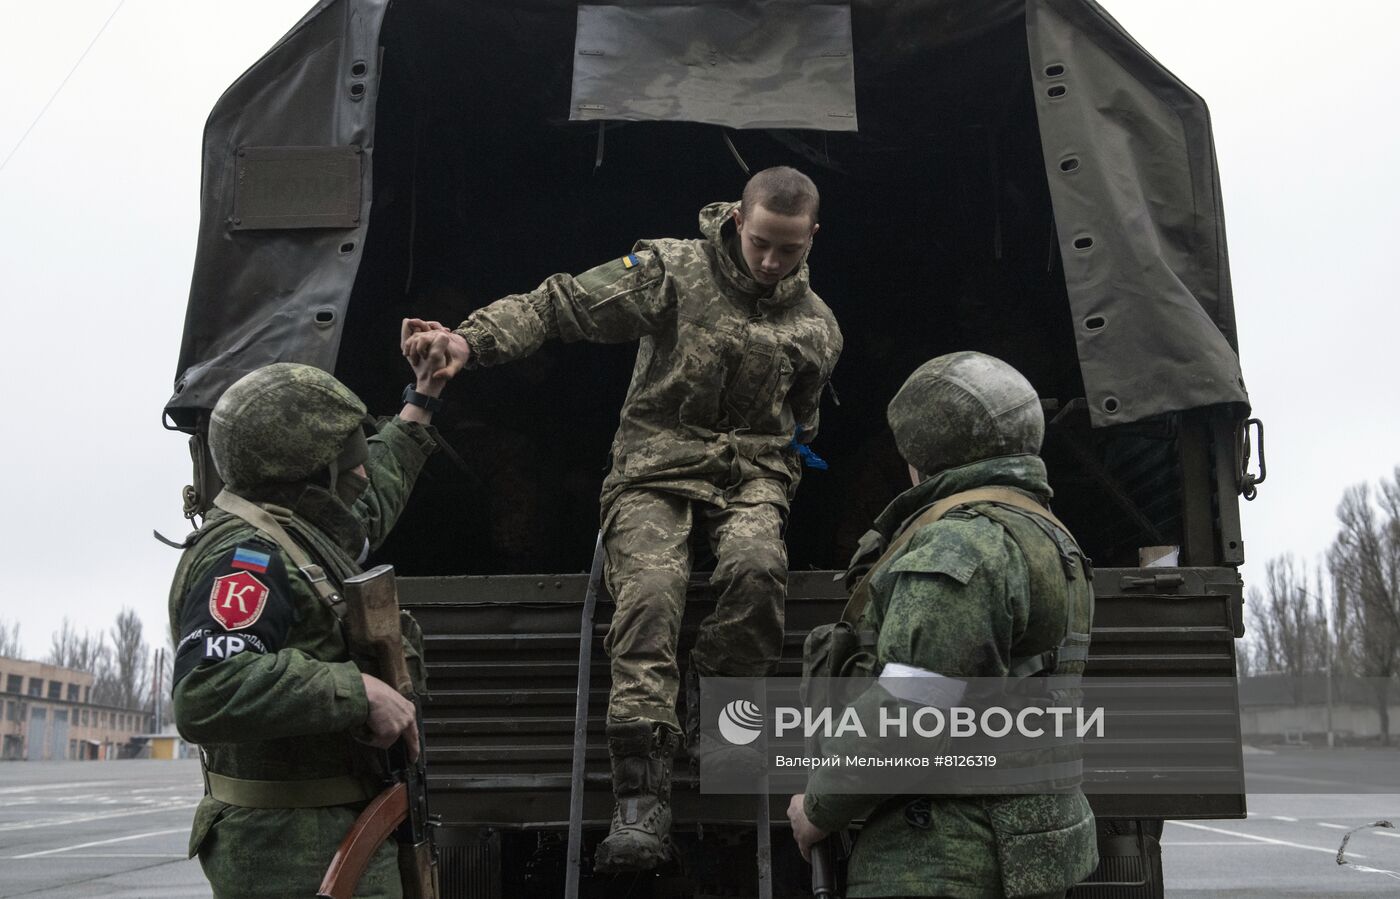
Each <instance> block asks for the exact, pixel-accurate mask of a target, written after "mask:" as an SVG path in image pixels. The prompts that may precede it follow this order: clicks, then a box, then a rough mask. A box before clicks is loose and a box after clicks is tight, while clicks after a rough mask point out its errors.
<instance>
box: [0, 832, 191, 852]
mask: <svg viewBox="0 0 1400 899" xmlns="http://www.w3.org/2000/svg"><path fill="white" fill-rule="evenodd" d="M188 832H189V828H188V827H176V828H172V829H170V830H152V831H149V832H147V833H133V834H130V835H128V836H124V837H113V838H112V839H110V840H96V841H94V842H91V843H78V844H76V845H73V846H61V847H59V848H58V849H44V850H42V851H40V852H26V853H25V854H24V855H12V856H10V858H39V857H40V856H44V855H57V854H58V853H60V852H71V851H72V850H74V849H90V848H92V847H93V846H109V845H111V844H112V843H125V842H127V841H128V840H144V839H145V838H146V837H163V836H168V835H169V834H172V833H188Z"/></svg>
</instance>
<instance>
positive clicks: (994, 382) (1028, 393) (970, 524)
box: [803, 353, 1098, 899]
mask: <svg viewBox="0 0 1400 899" xmlns="http://www.w3.org/2000/svg"><path fill="white" fill-rule="evenodd" d="M889 418H890V424H891V427H892V429H893V430H894V432H895V439H896V443H897V444H898V445H899V448H900V452H901V455H903V456H904V458H905V459H906V460H907V461H909V462H911V463H912V464H913V465H914V466H915V467H916V468H918V469H919V470H921V471H923V472H930V471H936V472H938V473H937V474H935V475H934V476H932V477H930V478H927V479H925V480H924V481H923V482H922V483H920V484H919V485H918V486H916V487H914V488H913V489H911V490H908V491H906V492H905V493H903V494H901V495H900V496H899V497H897V498H896V499H895V501H894V502H893V503H891V504H890V506H889V507H888V508H887V509H886V510H885V511H884V512H883V513H881V515H880V516H879V517H878V518H877V519H876V522H875V529H874V531H873V532H872V533H871V534H870V535H868V539H867V540H863V541H862V544H863V545H864V546H865V547H866V552H865V553H864V554H862V555H858V557H857V562H858V563H859V562H864V563H865V564H867V565H868V564H869V563H870V562H871V561H873V559H872V556H878V554H879V553H880V552H881V551H882V550H883V547H884V546H888V545H890V543H891V542H892V541H893V540H894V538H895V537H896V536H898V535H899V534H900V533H902V531H903V526H904V525H907V524H908V523H910V522H912V521H914V519H915V518H916V517H917V516H918V515H920V514H921V513H922V512H923V511H924V510H926V509H927V508H928V507H929V506H931V505H933V504H934V503H935V502H937V501H938V500H940V499H942V498H944V497H948V496H951V495H952V494H954V493H961V492H963V491H966V490H971V489H973V488H979V487H992V486H996V487H1009V488H1013V489H1014V490H1016V491H1019V492H1021V493H1024V494H1025V495H1026V496H1027V497H1030V498H1033V499H1035V500H1037V501H1039V502H1040V503H1048V501H1049V499H1050V496H1051V491H1050V486H1049V482H1048V479H1047V476H1046V471H1045V465H1044V463H1043V462H1042V461H1041V460H1040V457H1039V456H1037V455H1034V452H1035V451H1037V450H1038V448H1039V446H1040V442H1041V437H1042V435H1043V432H1044V420H1043V416H1042V414H1041V412H1040V408H1039V402H1038V400H1037V398H1036V395H1035V392H1034V389H1033V388H1032V387H1031V386H1030V385H1029V384H1028V383H1027V382H1025V379H1024V378H1022V377H1021V376H1020V375H1019V373H1017V372H1015V370H1014V369H1012V368H1011V367H1010V366H1008V365H1006V364H1005V363H1003V362H1001V361H1000V360H996V359H993V358H991V357H988V356H983V355H982V354H977V353H955V354H950V355H949V356H944V357H939V359H936V360H933V361H932V362H930V363H926V364H925V365H924V366H922V367H921V368H920V369H919V370H917V371H916V372H915V374H914V375H912V376H911V377H910V379H909V381H908V382H907V383H906V384H905V386H904V388H902V389H901V390H900V392H899V394H898V395H897V396H896V397H895V399H894V400H893V401H892V402H891V403H890V407H889ZM868 584H869V587H870V604H869V606H868V607H867V608H866V611H865V617H864V622H865V625H866V626H868V627H870V628H872V629H873V630H874V631H875V633H876V640H877V644H876V656H877V658H876V660H875V661H876V663H877V665H878V666H885V665H889V664H891V663H898V664H900V665H907V666H911V667H913V668H917V669H922V670H924V671H928V672H936V673H938V674H941V675H944V676H945V677H951V678H957V679H964V678H1008V679H1014V678H1016V677H1019V676H1022V674H1020V673H1016V672H1017V671H1024V670H1025V668H1026V666H1025V665H1024V662H1025V661H1026V660H1028V659H1033V658H1034V657H1036V656H1039V655H1040V654H1042V653H1045V652H1047V651H1049V650H1052V649H1056V648H1057V647H1059V648H1060V651H1061V654H1062V655H1064V656H1068V655H1069V654H1068V653H1065V652H1064V651H1063V645H1062V641H1064V640H1065V638H1066V635H1067V634H1078V635H1087V634H1088V633H1089V629H1090V626H1091V622H1092V619H1093V590H1092V585H1091V584H1090V582H1089V577H1088V565H1087V562H1085V561H1084V559H1083V555H1082V553H1080V552H1079V550H1078V547H1077V546H1076V545H1075V544H1074V542H1073V539H1072V538H1071V537H1070V536H1069V535H1068V534H1067V533H1065V532H1063V531H1061V530H1060V529H1059V528H1056V527H1055V526H1054V525H1052V524H1050V523H1048V522H1047V521H1046V520H1045V519H1043V518H1041V517H1039V516H1035V515H1032V514H1030V513H1028V512H1026V511H1023V510H1020V509H1017V508H1014V507H1012V506H1009V505H1004V504H998V503H987V502H971V503H966V504H963V505H960V506H957V507H955V508H954V509H953V510H951V511H949V512H947V513H946V514H945V515H944V517H943V518H941V519H939V520H937V521H934V522H933V523H931V524H925V525H923V526H921V527H920V529H919V530H918V531H917V532H915V534H914V535H913V536H912V537H911V538H910V539H909V540H908V542H907V543H905V544H904V546H902V547H900V548H898V549H896V550H895V551H894V552H893V553H892V555H891V558H889V559H887V560H885V561H884V562H883V563H881V564H880V566H879V567H878V568H876V569H875V570H874V571H872V572H871V575H870V578H869V581H868ZM1083 639H1084V640H1085V641H1087V637H1084V638H1083ZM1081 645H1087V644H1081ZM1083 668H1084V662H1083V661H1082V657H1081V658H1080V660H1076V661H1069V662H1066V661H1060V662H1059V663H1058V665H1055V666H1054V667H1053V669H1052V670H1053V671H1054V672H1055V674H1056V675H1064V674H1068V675H1074V674H1079V673H1082V671H1083ZM891 700H892V697H891V696H890V694H889V693H888V692H886V691H885V690H884V689H882V688H880V687H874V688H871V689H869V690H867V691H866V692H865V693H863V694H861V695H860V696H859V697H857V698H856V700H855V704H856V705H857V707H858V713H859V714H860V716H861V718H862V720H866V721H875V720H879V710H878V706H879V705H880V704H881V703H887V702H890V701H891ZM867 706H868V707H867ZM859 749H860V743H859V740H857V739H856V738H854V737H846V738H837V739H835V740H832V741H826V742H824V745H823V751H824V752H827V753H831V754H847V753H849V754H858V753H859ZM1070 751H1071V752H1072V753H1073V754H1074V758H1075V759H1077V758H1078V750H1077V747H1075V748H1072V749H1071V750H1070ZM1069 784H1070V786H1069V788H1068V789H1063V786H1064V784H1062V783H1059V782H1057V783H1053V784H1050V785H1049V786H1047V789H1061V791H1060V792H1056V793H1044V794H1038V795H1037V794H1019V795H960V796H933V797H917V796H893V797H892V796H888V795H862V794H860V793H858V792H850V791H849V790H850V786H851V781H850V780H849V778H848V775H846V774H845V773H843V772H840V771H839V769H817V770H816V771H814V773H813V775H812V776H811V777H810V778H809V781H808V789H807V793H806V796H805V799H804V804H803V807H804V811H805V812H806V814H807V817H808V820H810V821H811V822H812V824H814V825H815V826H816V827H818V828H820V829H822V830H825V831H837V830H841V829H843V828H845V827H847V826H848V825H849V824H850V823H851V822H852V821H854V820H857V819H860V818H864V819H865V822H866V823H865V826H864V827H863V828H862V830H861V831H860V835H859V838H858V839H857V840H856V844H855V850H854V853H853V855H852V857H851V860H850V866H849V874H848V882H847V892H846V895H848V896H853V897H862V896H943V897H959V899H983V897H985V899H993V897H1002V896H1019V897H1030V896H1058V895H1062V894H1063V893H1064V891H1065V890H1066V889H1067V888H1069V887H1070V886H1072V885H1073V884H1075V883H1077V882H1078V881H1080V880H1082V879H1083V878H1084V877H1087V876H1088V875H1089V874H1090V872H1092V871H1093V870H1094V867H1095V866H1096V865H1097V864H1098V850H1097V842H1096V835H1095V828H1094V817H1093V813H1092V812H1091V811H1090V808H1089V804H1088V801H1087V800H1086V799H1085V798H1084V794H1083V792H1082V791H1081V790H1079V789H1078V786H1077V784H1078V777H1077V776H1076V777H1074V778H1073V779H1071V780H1070V781H1069Z"/></svg>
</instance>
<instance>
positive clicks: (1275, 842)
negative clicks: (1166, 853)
mask: <svg viewBox="0 0 1400 899" xmlns="http://www.w3.org/2000/svg"><path fill="white" fill-rule="evenodd" d="M1167 823H1168V824H1175V825H1176V826H1177V827H1190V828H1192V829H1193V830H1205V831H1209V832H1210V833H1218V834H1222V835H1224V836H1227V837H1242V838H1243V839H1246V840H1254V841H1256V842H1259V843H1270V844H1272V845H1274V846H1287V847H1289V848H1290V849H1306V850H1308V851H1309V852H1325V853H1327V854H1328V855H1330V856H1332V857H1334V858H1335V857H1336V855H1337V850H1335V849H1328V848H1326V847H1325V846H1307V845H1304V844H1303V843H1292V842H1289V841H1288V840H1276V839H1274V838H1273V837H1260V836H1255V835H1254V834H1252V833H1241V832H1240V831H1238V830H1226V829H1224V828H1223V827H1207V826H1206V825H1204V824H1197V823H1195V822H1194V821H1168V822H1167ZM1354 857H1355V858H1365V857H1366V856H1364V855H1361V854H1360V853H1356V854H1354Z"/></svg>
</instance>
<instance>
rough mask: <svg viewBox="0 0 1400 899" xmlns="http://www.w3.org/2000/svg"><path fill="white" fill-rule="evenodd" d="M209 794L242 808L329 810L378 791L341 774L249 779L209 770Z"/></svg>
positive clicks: (350, 803) (363, 800)
mask: <svg viewBox="0 0 1400 899" xmlns="http://www.w3.org/2000/svg"><path fill="white" fill-rule="evenodd" d="M204 776H205V779H206V783H207V784H208V786H209V795H210V796H212V797H214V798H215V799H217V800H219V801H220V802H225V803H228V804H229V805H236V806H239V807H241V808H325V807H327V806H332V805H352V804H354V803H357V802H367V801H368V800H370V799H373V798H374V797H375V796H376V795H377V794H378V790H377V789H375V788H374V787H372V786H370V785H368V784H366V783H365V782H364V781H362V780H360V779H359V778H357V777H352V776H351V775H349V774H341V775H338V776H336V777H318V778H315V779H313V780H245V779H243V778H241V777H229V776H227V775H224V774H217V773H215V772H213V771H205V773H204Z"/></svg>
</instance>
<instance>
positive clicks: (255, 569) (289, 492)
mask: <svg viewBox="0 0 1400 899" xmlns="http://www.w3.org/2000/svg"><path fill="white" fill-rule="evenodd" d="M296 368H299V369H305V368H306V367H304V366H297V367H296ZM264 371H266V370H264ZM255 374H256V373H255ZM250 377H252V376H250ZM321 377H322V379H323V381H324V382H330V380H331V379H330V377H329V376H328V375H324V374H322V376H321ZM245 380H247V379H245ZM240 383H241V382H240ZM336 386H339V385H338V384H337V385H336ZM237 388H238V385H237V384H235V385H234V387H231V388H230V389H229V392H230V393H233V392H234V391H235V389H237ZM339 389H340V390H342V391H344V395H343V396H342V397H339V398H338V399H340V400H341V401H342V406H343V408H341V409H340V410H338V411H339V412H340V413H341V414H342V416H347V417H348V418H349V420H350V421H354V420H355V419H357V418H358V417H359V416H360V415H363V412H364V407H363V406H362V405H359V401H358V400H357V399H355V398H354V396H353V394H350V392H349V391H348V390H345V389H344V388H343V387H340V388H339ZM347 398H348V399H347ZM352 402H353V405H351V403H352ZM356 406H358V412H356V411H355V408H354V407H356ZM216 414H217V407H216ZM286 414H287V415H288V419H287V421H286V423H285V427H277V428H276V429H275V432H274V433H270V434H265V435H262V437H261V439H262V441H263V442H264V444H266V443H267V442H269V441H275V442H277V443H278V444H279V448H280V449H281V450H285V451H286V453H287V454H288V456H295V455H297V454H298V452H299V451H300V452H303V453H304V454H305V455H306V456H307V457H308V458H314V456H315V453H316V452H317V447H316V446H315V444H316V443H317V442H318V441H320V442H322V443H324V442H325V438H326V437H328V436H330V435H331V433H332V432H334V431H335V429H336V426H334V425H331V426H327V427H324V428H319V429H318V427H317V422H316V421H315V420H314V416H312V420H308V419H307V417H306V416H303V415H299V414H297V413H296V412H295V411H293V410H287V411H286ZM339 427H342V428H343V423H342V424H341V425H340V426H339ZM356 427H357V428H358V425H356ZM255 436H256V435H255ZM343 436H344V432H343V430H342V431H341V434H340V437H341V438H343ZM299 440H300V441H303V442H304V444H305V445H303V444H302V443H299V442H298V441H299ZM264 448H265V446H264ZM434 448H435V443H434V441H433V439H432V437H431V435H430V432H429V431H428V429H426V428H424V427H423V426H421V425H418V424H415V423H412V422H406V421H403V420H399V419H394V420H391V421H388V422H386V423H385V424H384V425H383V426H382V427H381V428H380V430H379V432H378V434H377V435H375V436H373V437H371V438H370V439H369V441H368V445H367V447H365V451H366V452H367V458H366V459H365V463H364V464H365V468H366V470H367V472H368V476H369V485H368V487H367V488H366V489H365V490H364V492H363V493H362V494H361V495H360V496H359V497H358V498H356V499H355V500H354V501H353V504H352V505H347V504H346V503H345V502H344V501H343V498H345V497H347V494H346V493H344V492H342V493H340V494H339V495H338V494H337V492H336V491H335V490H333V489H329V488H327V487H325V486H318V485H317V484H315V483H312V482H311V481H310V480H308V479H298V480H293V481H285V480H284V481H281V482H278V483H270V482H261V483H259V482H260V481H261V478H260V473H263V474H265V473H266V468H267V466H268V465H269V461H270V457H269V456H268V455H265V454H262V453H260V452H259V446H257V445H256V442H255V441H249V442H246V443H244V444H242V445H239V446H236V447H233V449H232V450H231V457H232V461H229V460H224V461H223V462H221V461H220V459H219V457H218V455H217V454H216V458H215V461H216V462H219V463H220V466H219V467H220V473H221V474H222V475H223V476H224V477H225V479H226V480H228V481H229V482H230V485H229V490H230V492H233V493H236V494H237V495H239V496H242V497H243V498H245V499H248V500H251V501H253V502H255V503H258V504H260V505H264V506H265V505H267V504H275V505H276V506H280V507H282V508H283V509H285V510H287V511H288V512H289V515H288V516H285V517H282V518H281V519H280V521H281V524H282V526H283V527H284V528H285V529H286V531H287V532H288V533H289V534H290V535H291V537H292V539H293V540H294V541H295V542H296V543H297V544H298V545H299V546H300V547H301V548H302V549H303V550H304V551H306V552H307V553H308V554H309V555H310V557H311V558H312V559H313V561H314V562H315V563H317V564H319V565H320V566H321V567H322V568H323V569H324V570H325V572H326V574H327V575H328V576H329V577H330V579H331V581H332V582H333V583H339V582H341V581H343V580H344V579H345V578H346V577H349V576H351V575H353V574H356V573H358V572H359V571H360V567H359V560H361V559H362V558H363V555H364V554H365V553H366V552H367V551H368V550H369V549H372V548H374V547H377V546H378V545H379V544H380V543H382V542H383V540H384V539H385V537H386V536H387V535H388V533H389V530H390V528H392V527H393V524H394V522H395V520H396V519H397V518H398V516H399V513H400V512H401V511H402V510H403V508H404V505H405V504H406V503H407V501H408V497H409V493H410V491H411V490H412V488H413V483H414V481H415V479H416V478H417V476H418V472H419V470H420V469H421V468H422V466H423V463H424V460H425V459H426V458H427V456H428V454H429V453H430V452H431V451H432V450H433V449H434ZM334 455H335V447H332V449H331V452H330V457H331V458H332V459H333V458H334ZM322 456H323V458H322V459H321V460H320V461H322V462H325V461H327V460H326V459H325V458H324V457H325V452H324V451H322ZM245 478H246V479H248V480H249V481H250V482H251V483H246V484H245V483H242V482H243V480H244V479H245ZM279 514H280V513H279ZM231 578H234V579H241V580H238V581H235V582H234V583H233V585H232V586H233V589H234V592H235V593H236V594H238V595H239V596H246V597H247V599H248V600H249V602H253V601H254V600H256V601H257V602H256V604H254V605H253V607H252V608H250V609H247V610H246V611H247V612H248V615H247V616H244V617H243V618H242V619H240V620H229V619H228V618H227V617H225V618H223V620H220V616H219V615H215V614H214V609H213V606H214V602H213V601H214V600H215V599H216V598H217V596H219V595H223V593H224V592H227V590H228V588H229V586H230V584H229V579H231ZM248 578H253V579H255V580H256V585H254V584H253V583H252V582H250V581H249V580H248ZM221 587H222V588H223V591H222V592H219V593H216V591H220V588H221ZM259 588H262V589H259ZM169 612H170V628H171V636H172V639H173V640H174V642H175V645H176V647H177V648H176V658H175V685H174V708H175V721H176V724H177V725H178V727H179V729H180V733H181V734H182V735H183V736H184V737H185V738H186V739H189V740H191V741H193V742H197V743H199V744H200V745H201V746H202V748H203V751H204V753H205V759H206V766H207V770H208V771H209V772H210V778H211V781H213V791H214V792H215V793H219V792H220V787H219V783H220V780H219V779H220V778H221V777H226V778H235V779H237V780H238V781H272V782H276V783H274V784H273V785H272V789H273V790H274V791H275V792H276V791H278V790H277V787H278V785H279V784H280V785H284V787H292V786H294V785H295V782H306V781H315V780H320V779H322V778H335V779H337V780H336V785H335V786H334V787H332V786H331V784H330V782H329V781H328V782H326V784H325V785H324V786H321V787H316V788H313V789H311V792H313V793H314V792H317V791H318V790H319V791H321V792H320V794H321V795H322V796H328V795H329V793H328V792H326V791H329V790H331V789H335V790H340V791H344V790H345V789H346V784H348V783H351V782H357V783H358V784H359V785H360V789H359V793H360V797H359V798H356V797H349V798H343V799H342V800H341V802H342V804H337V805H331V806H325V807H310V808H305V807H301V808H268V807H247V806H245V805H242V804H238V805H235V804H231V803H228V802H223V801H220V800H219V799H216V798H214V796H212V795H206V796H205V797H204V799H203V800H202V801H201V802H200V804H199V808H198V810H197V811H196V812H195V821H194V828H193V832H192V833H191V834H190V855H191V856H193V855H195V854H196V853H198V855H199V858H200V863H201V864H202V865H203V867H204V872H205V875H206V876H207V877H208V878H209V882H210V884H211V885H212V886H213V888H214V891H215V894H216V895H217V896H220V897H235V896H249V897H251V896H291V895H305V896H310V895H313V894H314V893H315V890H316V887H317V885H318V884H319V883H320V881H321V877H322V875H323V874H324V873H325V870H326V867H327V865H328V864H329V863H330V860H331V858H332V856H334V854H335V851H336V848H337V847H338V845H339V843H340V840H341V839H342V838H343V837H344V836H345V834H346V832H347V831H348V830H349V828H350V825H351V824H352V823H353V822H354V820H355V817H356V815H357V814H358V813H359V810H360V809H361V808H363V805H364V798H367V797H369V796H372V795H373V794H374V792H375V791H376V790H377V775H376V772H374V771H373V770H372V763H371V761H370V758H371V754H370V751H369V750H367V749H366V748H365V747H364V746H362V745H361V744H359V743H357V742H356V741H355V740H354V739H353V737H354V735H355V734H356V733H357V732H359V731H360V730H361V729H362V728H363V727H364V723H365V719H366V717H367V715H368V713H369V705H368V702H367V700H366V697H365V690H364V686H363V683H362V681H361V678H360V670H359V668H357V667H356V665H355V663H354V662H353V661H351V659H350V654H349V650H348V648H347V645H346V641H345V635H344V633H343V632H342V629H341V626H340V623H339V622H338V620H337V618H336V616H335V614H334V613H333V612H332V611H331V610H330V608H328V607H327V605H326V604H325V603H324V602H323V601H322V600H321V599H320V598H319V596H318V595H317V593H316V592H315V590H314V589H313V588H312V586H311V584H310V582H309V581H308V579H307V577H306V575H304V574H303V573H302V572H301V571H300V570H298V569H297V568H296V567H295V565H294V564H293V563H292V561H291V560H290V559H289V558H288V557H287V555H286V554H285V553H284V552H283V551H282V550H281V549H280V548H279V547H278V546H277V544H276V543H275V542H273V541H271V540H269V539H268V538H267V536H266V535H264V534H262V533H261V532H260V531H258V530H256V529H255V528H254V527H253V526H251V525H249V524H247V523H246V522H244V521H242V520H241V519H238V518H235V517H233V516H231V515H229V514H227V513H225V512H223V511H221V510H218V509H215V510H212V511H211V513H210V515H209V516H208V518H207V519H206V521H205V523H204V525H203V527H201V528H200V530H199V531H198V532H196V534H194V535H192V538H191V542H190V544H189V546H188V548H187V549H186V550H185V554H184V556H183V557H182V558H181V562H180V567H179V569H178V571H177V574H176V578H175V581H174V583H173V584H172V586H171V593H170V608H169ZM221 614H223V615H227V614H228V613H221ZM264 791H266V790H264ZM286 792H287V794H288V795H289V794H290V789H287V790H286ZM355 895H357V896H375V897H381V896H382V897H396V896H399V895H401V887H400V883H399V873H398V863H397V857H396V852H395V848H394V845H393V843H392V841H390V842H388V843H386V844H385V845H384V846H381V847H380V849H379V851H378V852H377V853H376V854H375V856H374V858H373V860H372V862H371V864H370V867H369V868H368V870H367V871H366V872H365V875H364V877H363V879H362V880H361V882H360V886H359V888H358V890H357V891H356V894H355Z"/></svg>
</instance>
